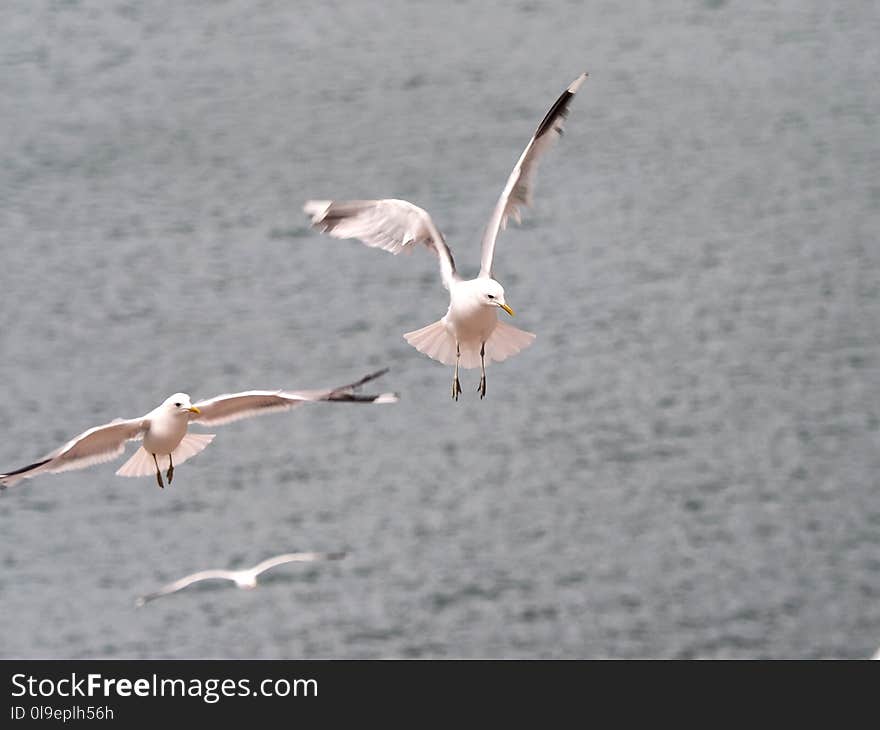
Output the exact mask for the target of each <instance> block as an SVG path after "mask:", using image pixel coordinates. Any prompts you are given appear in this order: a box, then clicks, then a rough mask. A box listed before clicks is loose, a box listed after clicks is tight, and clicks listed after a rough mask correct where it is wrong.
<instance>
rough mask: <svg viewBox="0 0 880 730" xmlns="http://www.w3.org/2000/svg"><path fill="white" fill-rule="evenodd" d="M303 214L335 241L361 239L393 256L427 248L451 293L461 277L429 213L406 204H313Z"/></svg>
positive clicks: (376, 201)
mask: <svg viewBox="0 0 880 730" xmlns="http://www.w3.org/2000/svg"><path fill="white" fill-rule="evenodd" d="M303 210H304V211H305V212H306V213H308V214H309V215H310V216H311V217H312V226H314V227H315V228H317V229H318V230H319V231H321V233H327V234H329V235H331V236H333V237H334V238H357V239H359V240H361V241H363V242H364V243H365V244H367V246H370V247H372V248H381V249H382V250H384V251H390V252H391V253H393V254H399V253H400V252H401V251H411V250H412V248H413V246H414V245H415V244H418V243H421V244H424V245H425V246H427V247H428V248H430V249H431V250H432V251H434V253H436V254H437V257H438V258H439V259H440V275H441V277H442V279H443V286H445V287H446V288H447V289H449V287H450V285H451V283H452V282H453V281H454V280H455V279H456V277H457V274H456V273H455V261H454V260H453V258H452V251H450V250H449V246H447V245H446V241H445V239H444V238H443V234H441V233H440V231H439V230H438V229H437V226H435V225H434V221H432V220H431V216H429V215H428V213H427V211H425V210H424V209H422V208H419V207H418V206H417V205H413V204H412V203H409V202H407V201H406V200H395V199H393V198H389V199H386V200H346V201H336V200H309V201H306V204H305V205H304V206H303Z"/></svg>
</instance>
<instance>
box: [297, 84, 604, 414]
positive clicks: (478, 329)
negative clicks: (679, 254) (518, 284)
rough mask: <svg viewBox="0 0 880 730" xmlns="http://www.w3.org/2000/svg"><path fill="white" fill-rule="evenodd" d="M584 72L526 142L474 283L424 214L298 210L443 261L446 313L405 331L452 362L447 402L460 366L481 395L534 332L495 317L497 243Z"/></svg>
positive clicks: (347, 207) (310, 206)
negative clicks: (491, 375)
mask: <svg viewBox="0 0 880 730" xmlns="http://www.w3.org/2000/svg"><path fill="white" fill-rule="evenodd" d="M586 78H587V74H586V73H583V74H581V75H580V76H578V77H577V78H576V79H575V80H574V81H573V82H572V84H571V85H570V86H569V87H568V88H567V89H566V90H565V91H563V92H562V95H561V96H560V97H559V98H558V99H557V100H556V101H555V102H554V104H553V106H552V107H550V111H548V112H547V115H546V116H545V117H544V120H543V121H542V122H541V123H540V124H539V125H538V128H537V130H536V131H535V134H534V135H533V136H532V138H531V140H529V143H528V145H526V148H525V151H524V152H523V153H522V155H521V156H520V158H519V160H518V161H517V163H516V165H515V166H514V168H513V172H511V173H510V177H509V178H508V179H507V184H506V185H505V186H504V190H503V191H502V192H501V197H500V198H499V199H498V203H497V204H496V205H495V210H494V211H493V212H492V217H491V218H490V219H489V224H488V225H487V226H486V231H485V233H484V234H483V252H482V258H481V262H480V273H479V275H478V276H477V278H475V279H467V280H466V279H462V278H461V277H460V276H459V275H458V273H457V272H456V270H455V261H454V260H453V258H452V252H451V251H450V250H449V246H447V245H446V241H445V239H444V238H443V235H442V234H441V233H440V231H439V229H438V228H437V226H436V225H434V221H432V220H431V216H430V215H428V213H427V211H425V210H423V209H422V208H419V207H418V206H416V205H413V204H412V203H409V202H407V201H405V200H395V199H386V200H351V201H334V200H309V201H307V202H306V204H305V206H304V207H303V210H305V212H306V213H308V214H309V215H310V216H311V219H312V221H311V222H312V225H313V226H314V227H315V228H316V229H318V230H319V231H321V232H322V233H327V234H329V235H331V236H333V237H334V238H357V239H360V240H361V241H363V243H365V244H367V246H371V247H373V248H381V249H383V250H385V251H390V252H391V253H393V254H398V253H400V252H401V251H412V250H413V248H414V247H415V246H416V245H417V244H419V243H421V244H424V245H425V246H427V247H428V248H429V249H431V250H432V251H434V253H435V254H436V255H437V257H438V258H439V259H440V274H441V278H442V280H443V286H444V287H446V289H448V290H449V309H448V311H447V312H446V316H445V317H443V319H441V320H439V321H438V322H434V324H429V325H428V326H427V327H422V329H419V330H415V331H414V332H407V333H406V334H405V335H404V338H405V339H406V341H407V342H409V343H410V344H411V345H412V346H413V347H415V348H416V349H417V350H418V351H419V352H422V353H424V354H425V355H427V356H428V357H431V358H433V359H435V360H439V361H440V362H442V363H444V364H445V365H455V375H454V377H453V380H452V397H453V398H454V399H455V400H458V396H459V394H460V393H461V383H460V382H459V379H458V370H459V367H462V368H475V367H477V366H478V365H479V367H480V384H479V385H478V386H477V389H478V390H479V392H480V398H481V399H482V398H483V397H484V396H485V395H486V364H487V363H490V362H493V361H495V362H501V361H502V360H506V359H507V358H508V357H510V356H511V355H515V354H516V353H518V352H519V351H520V350H522V349H524V348H526V347H528V346H529V345H530V344H532V340H534V339H535V335H533V334H532V333H531V332H524V331H523V330H520V329H517V328H516V327H512V326H510V325H509V324H506V323H504V322H500V321H499V320H498V310H499V309H503V310H504V311H505V312H507V314H509V315H510V316H511V317H512V316H513V310H512V309H511V308H510V307H509V306H508V304H507V302H506V301H505V299H504V289H503V287H502V286H501V284H499V283H498V282H497V281H496V280H495V279H494V278H493V274H492V259H493V257H494V254H495V241H496V239H497V238H498V234H499V233H500V232H501V231H502V230H503V229H504V228H505V226H506V225H507V219H508V217H510V216H513V218H514V219H515V220H516V221H517V222H519V220H520V209H521V208H522V207H524V206H530V205H531V204H532V188H533V178H534V175H535V170H536V168H537V165H538V161H539V160H540V158H541V156H542V155H543V154H544V153H545V152H546V151H547V149H549V148H550V147H551V146H552V144H553V142H555V141H556V139H558V138H559V137H560V136H561V134H562V122H563V120H564V118H565V116H566V114H567V113H568V107H569V104H570V103H571V99H572V97H573V96H574V95H575V93H576V92H577V90H578V89H579V88H580V86H581V84H582V83H583V82H584V79H586Z"/></svg>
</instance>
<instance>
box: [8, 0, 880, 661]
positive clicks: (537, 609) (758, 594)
mask: <svg viewBox="0 0 880 730" xmlns="http://www.w3.org/2000/svg"><path fill="white" fill-rule="evenodd" d="M878 38H880V9H878V5H876V4H873V3H822V2H803V1H801V0H783V1H782V2H774V3H769V2H768V3H760V2H754V3H732V2H723V1H721V0H711V1H708V0H703V1H700V0H679V1H677V2H665V3H662V4H661V3H653V2H647V1H645V2H633V3H615V2H587V3H581V2H539V1H538V0H524V1H523V2H518V3H516V2H512V3H494V2H476V1H463V2H454V3H437V2H419V1H412V0H408V1H406V2H384V3H381V4H378V3H377V4H373V5H366V4H362V3H358V2H353V1H352V2H345V1H340V0H328V1H327V2H322V3H290V2H281V1H273V0H266V1H263V2H253V1H248V0H227V1H225V2H222V1H212V2H176V1H171V0H167V1H160V2H137V1H135V0H128V1H126V2H115V1H109V2H97V1H91V2H85V1H83V2H75V1H70V2H61V1H57V2H25V1H23V0H22V1H19V2H7V3H3V4H2V6H0V99H2V113H0V139H2V148H0V149H2V151H0V154H2V158H0V164H2V172H0V251H2V262H0V424H2V439H0V466H2V467H3V468H4V469H12V468H15V467H18V466H22V465H23V464H26V463H29V462H30V461H33V460H34V459H36V458H37V457H39V456H41V455H42V454H43V453H45V452H46V451H48V450H50V449H51V448H54V447H55V446H57V445H58V444H60V443H61V442H62V441H64V440H65V439H66V438H69V437H70V436H72V435H74V434H76V433H79V432H80V431H81V430H84V429H85V428H87V427H89V426H91V425H94V424H98V423H103V422H106V421H109V420H111V419H113V418H115V417H119V416H122V417H134V416H136V415H139V414H141V413H144V412H146V411H147V410H149V409H151V408H152V407H153V406H155V405H156V404H158V403H159V402H161V401H162V400H163V399H164V398H165V397H166V396H167V395H168V394H170V393H173V392H174V391H177V390H184V391H187V392H189V393H190V394H192V395H193V396H194V397H196V398H198V397H206V396H211V395H215V394H218V393H221V392H227V391H236V390H244V389H250V388H274V387H287V388H310V387H321V386H325V385H337V384H340V383H345V382H348V381H349V380H352V379H354V378H356V377H358V376H360V375H362V374H364V373H366V372H368V371H370V370H371V369H375V368H377V367H381V366H386V365H388V366H390V367H391V368H392V371H391V373H389V375H388V376H386V378H385V379H384V383H383V385H384V388H386V389H387V388H391V389H396V390H398V391H400V393H401V397H402V401H401V403H400V404H399V405H397V406H390V407H383V408H378V407H377V408H366V407H348V406H314V407H310V408H308V409H302V410H299V411H297V412H295V413H292V414H283V415H275V416H267V417H265V418H260V419H255V420H251V421H247V422H241V423H237V424H233V425H229V426H224V427H220V428H218V429H216V431H217V433H218V437H217V439H216V440H215V442H214V444H213V445H212V446H211V447H209V449H208V450H207V451H206V452H205V453H204V454H202V455H201V456H198V457H196V458H195V459H193V460H192V461H191V462H189V463H187V464H186V465H185V466H184V467H182V468H181V469H180V470H179V471H178V473H177V475H176V479H175V481H174V484H173V486H172V487H171V488H169V489H166V490H165V491H160V490H159V489H157V488H156V485H155V483H154V482H153V481H151V480H148V479H143V480H126V479H122V478H119V477H115V476H114V475H113V472H114V471H115V469H116V468H117V467H118V465H119V463H121V460H120V461H119V462H117V463H115V464H106V465H102V466H98V467H93V468H91V469H88V470H86V471H81V472H73V473H68V474H63V475H55V476H51V475H50V476H44V477H41V478H39V479H34V480H32V481H27V482H24V483H22V484H21V485H19V486H18V487H16V488H15V489H9V490H7V491H6V492H4V493H2V494H0V536H2V537H0V545H2V557H0V566H2V570H0V605H2V608H3V613H4V615H5V616H6V617H8V618H9V620H6V621H4V628H3V629H2V631H0V655H2V656H4V657H265V658H275V657H283V658H313V657H338V658H342V657H572V658H592V657H791V658H803V657H864V656H868V655H870V654H871V653H872V652H873V651H874V649H875V648H876V647H877V645H878V644H880V491H878V486H880V476H878V475H880V401H878V387H880V341H878V334H880V332H878V316H880V246H878V241H877V231H878V229H880V129H878V121H877V120H878V114H880V94H878V84H877V70H878V68H880V44H878V43H877V39H878ZM582 70H588V71H590V72H591V78H590V79H589V80H588V81H587V83H586V84H585V85H584V86H583V88H582V89H581V92H580V94H579V95H578V96H577V98H576V99H575V101H574V103H573V104H572V110H571V114H570V117H569V121H568V126H567V132H566V135H565V137H564V138H563V140H562V142H561V143H560V144H559V145H558V146H557V147H556V149H555V150H554V151H553V152H552V153H551V154H550V155H548V157H547V158H546V159H545V160H544V161H543V164H542V166H541V169H540V171H539V174H538V180H537V189H536V208H535V209H534V210H533V211H531V212H529V213H528V215H527V220H526V221H525V222H524V224H523V225H522V226H521V227H516V226H513V227H511V228H510V229H508V231H507V232H505V233H504V234H503V236H502V238H501V240H500V243H499V246H498V250H497V259H496V262H497V265H496V274H497V276H498V278H499V279H500V280H501V282H502V283H503V284H504V285H505V287H506V289H507V293H508V301H509V302H510V303H511V304H512V305H513V306H514V308H515V309H516V310H517V319H516V320H515V322H514V324H517V325H518V326H520V327H522V328H525V329H528V330H531V331H534V332H536V333H537V334H538V339H537V340H536V343H535V345H534V346H533V347H532V348H531V349H529V350H527V351H526V352H525V353H523V354H521V355H519V356H517V357H516V358H514V359H512V360H510V361H508V362H506V363H504V364H502V365H498V366H494V367H492V368H491V369H490V372H489V381H488V385H489V392H488V398H487V400H486V401H484V402H480V400H479V398H478V397H477V396H476V394H475V393H474V391H473V388H474V387H475V386H476V381H477V376H476V374H475V372H474V371H468V372H467V373H465V380H464V382H463V385H464V387H465V394H464V397H463V400H462V401H461V402H459V403H458V404H455V403H453V402H451V400H450V398H449V387H450V380H451V371H450V369H449V368H446V367H444V366H441V365H439V364H437V363H435V362H433V361H429V360H427V359H426V358H424V357H423V356H421V355H420V354H419V353H417V352H416V351H415V350H413V349H412V348H410V347H409V346H408V345H407V344H406V343H405V342H404V341H403V339H402V338H401V334H402V333H403V332H405V331H408V330H411V329H415V328H418V327H421V326H422V325H425V324H428V323H430V322H432V321H434V320H436V319H438V318H439V317H440V316H441V315H442V314H443V313H444V312H445V309H446V304H447V300H446V293H445V292H444V291H443V289H442V288H441V286H440V284H439V279H438V275H437V267H436V263H435V261H434V260H433V259H432V257H431V256H429V255H427V254H425V253H424V252H421V251H420V252H417V253H416V254H415V255H413V256H412V257H398V258H392V257H391V256H388V255H387V254H384V253H381V252H377V251H372V250H369V249H367V248H366V247H364V246H361V245H360V244H357V243H354V242H345V241H333V240H331V239H329V238H324V237H321V236H319V235H317V234H315V233H313V232H311V231H310V230H309V229H308V227H307V225H306V219H305V216H304V215H303V214H302V213H301V210H300V208H301V205H302V202H303V200H305V199H306V198H313V197H319V198H320V197H336V198H359V197H360V198H362V197H391V196H393V197H401V198H406V199H409V200H412V201H414V202H416V203H418V204H420V205H422V206H424V207H425V208H427V209H428V210H429V211H430V212H431V214H432V215H433V217H434V219H435V221H436V222H437V224H438V225H439V227H440V228H441V230H443V231H444V233H445V234H446V237H447V239H448V241H449V242H450V245H451V246H452V248H453V250H454V252H455V254H456V258H457V261H458V263H459V268H460V269H461V270H463V272H464V273H466V274H473V273H475V272H476V269H477V268H478V260H479V237H480V234H481V232H482V228H483V226H484V224H485V222H486V220H487V218H488V215H489V212H490V210H491V208H492V206H493V205H494V202H495V200H496V198H497V196H498V194H499V192H500V190H501V187H502V186H503V183H504V180H505V179H506V177H507V175H508V173H509V172H510V169H511V167H512V166H513V163H514V161H515V160H516V158H517V156H518V155H519V154H520V152H521V150H522V148H523V146H524V145H525V143H526V142H527V141H528V138H529V135H530V134H531V133H532V131H533V130H534V127H535V126H536V124H537V123H538V121H539V120H540V119H541V117H542V116H543V114H544V113H545V112H546V110H547V108H548V107H549V105H550V104H551V103H552V102H553V100H554V99H555V98H556V96H557V95H558V94H559V93H560V91H561V90H562V89H563V88H565V86H566V85H567V84H568V83H569V82H570V81H571V80H572V79H574V78H575V77H576V76H577V74H578V73H580V72H581V71H582ZM201 430H203V431H204V430H207V429H201ZM131 450H132V448H131V447H130V448H129V453H130V452H131ZM295 549H301V550H339V549H345V550H348V551H350V555H349V557H348V558H347V559H346V560H344V561H341V562H339V563H333V564H326V565H313V566H295V565H294V566H287V567H285V568H281V569H279V570H277V571H275V572H274V573H272V574H268V575H267V576H265V577H264V585H263V586H262V588H261V589H260V590H257V591H253V592H244V591H236V590H233V589H229V588H227V587H226V586H222V585H221V586H217V587H215V588H211V587H206V588H204V589H201V590H199V589H195V590H192V591H189V592H185V593H181V594H178V595H176V596H174V597H172V598H169V599H166V600H164V601H159V602H156V603H154V604H150V605H148V606H147V607H146V608H144V609H135V607H134V604H133V599H134V597H135V596H136V595H138V594H139V593H142V592H144V591H148V590H151V589H153V588H155V587H156V586H158V585H159V584H161V583H162V582H164V581H166V580H170V579H172V578H175V577H178V576H179V575H182V574H184V573H187V572H190V571H192V570H197V569H201V568H207V567H226V566H228V567H235V566H242V565H249V564H252V563H255V562H257V561H258V560H260V559H262V558H264V557H266V556H267V555H270V554H272V553H275V552H281V551H287V550H295Z"/></svg>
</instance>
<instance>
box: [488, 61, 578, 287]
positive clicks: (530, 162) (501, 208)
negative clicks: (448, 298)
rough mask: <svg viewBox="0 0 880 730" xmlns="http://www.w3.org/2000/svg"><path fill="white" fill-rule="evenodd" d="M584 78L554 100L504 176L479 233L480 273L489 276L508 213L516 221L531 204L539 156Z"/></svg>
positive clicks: (559, 133)
mask: <svg viewBox="0 0 880 730" xmlns="http://www.w3.org/2000/svg"><path fill="white" fill-rule="evenodd" d="M586 78H587V74H586V73H582V74H581V75H580V76H578V77H577V78H576V79H575V80H574V81H573V82H572V84H571V86H569V87H568V88H567V89H566V90H565V91H563V92H562V95H561V96H560V97H559V98H558V99H557V100H556V102H555V103H554V104H553V106H551V107H550V111H548V112H547V116H545V117H544V121H542V122H541V123H540V124H539V125H538V129H537V130H535V134H534V136H532V138H531V140H529V143H528V145H526V148H525V150H524V151H523V153H522V155H521V156H520V158H519V160H518V161H517V163H516V165H515V166H514V168H513V172H511V173H510V177H509V178H507V184H506V185H505V186H504V190H503V191H502V193H501V197H500V198H498V202H497V203H496V205H495V210H494V211H492V217H491V218H490V219H489V224H488V225H487V226H486V232H485V233H484V234H483V251H482V255H481V257H480V276H483V277H490V276H492V258H493V256H494V254H495V240H496V239H497V238H498V234H499V233H500V232H501V231H502V230H504V228H505V227H506V226H507V218H508V216H513V217H514V218H515V219H516V222H517V223H519V222H520V208H521V207H523V206H531V204H532V182H533V178H534V175H535V170H536V169H537V167H538V161H539V160H540V159H541V156H542V155H543V154H544V153H545V152H546V151H547V150H548V149H550V147H552V146H553V143H554V142H555V141H556V140H557V139H559V137H560V136H562V122H563V120H564V119H565V116H566V114H568V105H569V104H570V103H571V99H572V97H573V96H574V95H575V94H576V93H577V90H578V89H579V88H580V85H581V84H582V83H584V79H586Z"/></svg>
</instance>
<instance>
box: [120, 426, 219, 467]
mask: <svg viewBox="0 0 880 730" xmlns="http://www.w3.org/2000/svg"><path fill="white" fill-rule="evenodd" d="M214 436H215V434H213V433H188V434H186V435H185V436H184V437H183V439H181V441H180V443H179V444H178V445H177V448H176V449H174V451H172V452H171V457H172V459H173V460H174V466H178V465H179V464H182V463H183V462H185V461H188V460H189V459H191V458H192V457H193V456H195V455H196V454H198V453H200V452H201V451H204V449H205V448H206V447H207V445H208V444H209V443H211V442H212V441H213V440H214ZM156 462H158V463H159V469H161V470H162V471H165V470H167V469H168V467H169V465H170V461H169V459H168V454H157V455H156V460H155V461H154V460H153V455H152V454H151V453H150V452H149V451H147V450H146V449H144V447H143V446H141V447H140V448H139V449H138V450H137V451H135V452H134V454H132V457H131V458H130V459H129V460H128V461H126V462H125V463H124V464H123V465H122V466H121V467H119V470H118V471H117V472H116V473H117V474H118V475H119V476H121V477H149V476H154V475H155V474H156Z"/></svg>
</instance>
